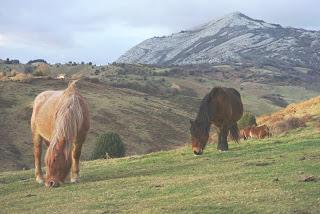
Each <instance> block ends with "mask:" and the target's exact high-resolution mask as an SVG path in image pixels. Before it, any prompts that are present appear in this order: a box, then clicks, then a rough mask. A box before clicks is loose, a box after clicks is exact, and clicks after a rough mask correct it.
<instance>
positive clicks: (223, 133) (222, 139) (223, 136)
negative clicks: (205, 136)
mask: <svg viewBox="0 0 320 214" xmlns="http://www.w3.org/2000/svg"><path fill="white" fill-rule="evenodd" d="M227 137H228V129H227V128H225V127H224V128H222V129H221V130H220V131H219V142H218V150H220V151H227V150H228V149H229V148H228V142H227Z"/></svg>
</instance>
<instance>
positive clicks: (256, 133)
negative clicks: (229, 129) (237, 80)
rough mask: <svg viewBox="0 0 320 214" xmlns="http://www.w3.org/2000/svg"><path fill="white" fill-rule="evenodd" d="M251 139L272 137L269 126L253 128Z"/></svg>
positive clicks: (251, 129)
mask: <svg viewBox="0 0 320 214" xmlns="http://www.w3.org/2000/svg"><path fill="white" fill-rule="evenodd" d="M249 135H250V137H252V138H257V139H263V138H265V137H270V136H271V134H270V130H269V128H268V126H266V125H262V126H257V127H251V128H250V134H249Z"/></svg>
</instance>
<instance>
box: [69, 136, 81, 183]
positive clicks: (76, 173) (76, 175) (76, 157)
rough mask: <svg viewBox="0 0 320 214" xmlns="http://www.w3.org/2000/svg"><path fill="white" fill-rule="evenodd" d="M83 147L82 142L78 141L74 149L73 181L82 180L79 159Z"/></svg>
mask: <svg viewBox="0 0 320 214" xmlns="http://www.w3.org/2000/svg"><path fill="white" fill-rule="evenodd" d="M81 148H82V142H81V143H79V142H76V143H75V144H74V146H73V149H72V166H71V178H70V181H71V183H78V182H80V176H79V171H80V169H79V159H80V155H81Z"/></svg>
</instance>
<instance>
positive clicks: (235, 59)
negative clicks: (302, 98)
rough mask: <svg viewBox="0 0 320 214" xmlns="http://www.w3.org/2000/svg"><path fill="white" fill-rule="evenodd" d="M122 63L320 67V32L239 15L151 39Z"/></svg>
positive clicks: (122, 58) (136, 47)
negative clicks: (248, 63) (247, 64)
mask: <svg viewBox="0 0 320 214" xmlns="http://www.w3.org/2000/svg"><path fill="white" fill-rule="evenodd" d="M116 62H117V63H131V64H134V63H140V64H157V65H186V64H221V63H244V62H251V63H262V64H282V65H288V66H302V67H308V68H311V69H317V68H318V67H320V32H319V31H310V30H304V29H298V28H293V27H282V26H281V25H279V24H271V23H267V22H265V21H263V20H258V19H253V18H250V17H248V16H246V15H244V14H242V13H240V12H235V13H231V14H229V15H227V16H224V17H222V18H219V19H216V20H213V21H209V22H207V23H205V24H204V25H199V26H196V27H193V28H190V29H189V30H183V31H180V32H179V33H174V34H172V35H169V36H162V37H153V38H150V39H147V40H145V41H143V42H141V43H139V44H138V45H136V46H134V47H133V48H131V49H130V50H128V51H127V52H126V53H125V54H123V55H122V56H120V58H119V59H118V60H117V61H116Z"/></svg>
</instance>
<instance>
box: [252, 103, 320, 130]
mask: <svg viewBox="0 0 320 214" xmlns="http://www.w3.org/2000/svg"><path fill="white" fill-rule="evenodd" d="M290 117H296V118H305V119H304V120H306V121H308V122H314V121H316V122H318V123H319V122H320V121H319V119H320V97H314V98H311V99H309V100H306V101H303V102H299V103H292V104H290V105H288V106H287V107H286V108H284V109H282V110H280V111H277V112H274V113H272V114H270V115H264V116H261V117H258V118H257V122H258V123H259V124H268V125H271V124H273V123H275V122H278V121H282V120H285V119H288V118H290Z"/></svg>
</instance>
